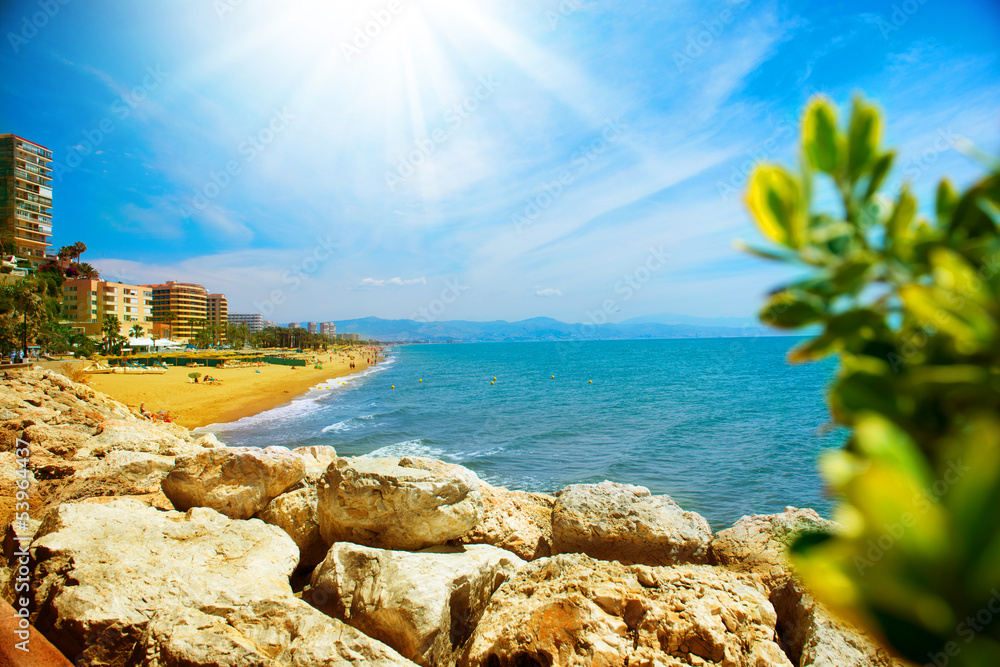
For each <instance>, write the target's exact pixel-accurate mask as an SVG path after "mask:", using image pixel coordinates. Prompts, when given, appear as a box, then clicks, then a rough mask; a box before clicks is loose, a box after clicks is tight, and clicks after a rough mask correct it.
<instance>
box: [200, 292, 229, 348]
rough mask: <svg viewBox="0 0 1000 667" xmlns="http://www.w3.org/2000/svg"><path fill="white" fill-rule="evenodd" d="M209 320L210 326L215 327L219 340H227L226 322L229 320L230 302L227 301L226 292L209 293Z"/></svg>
mask: <svg viewBox="0 0 1000 667" xmlns="http://www.w3.org/2000/svg"><path fill="white" fill-rule="evenodd" d="M207 305H208V309H207V310H208V315H207V317H206V318H205V319H207V320H208V324H209V325H210V326H214V327H215V331H216V335H217V337H218V339H219V340H226V324H227V323H228V322H229V302H227V301H226V295H225V294H209V295H208V304H207Z"/></svg>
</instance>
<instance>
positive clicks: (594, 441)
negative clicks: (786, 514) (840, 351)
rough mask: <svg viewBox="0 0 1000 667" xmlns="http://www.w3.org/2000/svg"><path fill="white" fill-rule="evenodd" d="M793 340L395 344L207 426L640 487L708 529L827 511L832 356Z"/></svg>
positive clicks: (275, 439) (529, 485)
mask: <svg viewBox="0 0 1000 667" xmlns="http://www.w3.org/2000/svg"><path fill="white" fill-rule="evenodd" d="M795 342H797V339H791V338H752V339H750V338H747V339H732V338H731V339H685V340H653V341H593V342H579V343H554V342H545V343H480V344H451V345H411V346H400V347H396V348H393V350H392V351H391V358H390V360H389V361H388V362H384V363H382V364H380V365H379V366H377V367H375V368H373V369H369V370H368V371H365V372H364V373H360V374H358V375H356V376H352V377H351V378H349V379H346V380H345V381H344V382H343V383H331V384H328V385H325V386H324V388H320V389H317V390H314V391H312V392H310V393H309V394H308V395H306V396H303V397H300V398H299V399H297V400H295V401H293V402H292V403H291V404H289V405H285V406H282V407H280V408H277V409H275V410H271V411H269V412H265V413H262V414H260V415H256V416H254V417H249V418H247V419H243V420H241V421H239V422H235V423H232V424H224V425H214V426H211V427H209V428H208V429H207V430H211V431H213V432H215V433H216V434H217V435H218V436H219V438H220V439H221V440H222V441H224V442H225V443H227V444H229V445H253V446H260V447H265V446H270V445H283V446H287V447H298V446H301V445H333V446H334V447H336V448H337V452H338V453H339V454H341V455H342V456H358V455H365V454H371V455H375V456H402V455H416V456H430V457H433V458H438V459H441V460H443V461H448V462H454V463H460V464H461V465H464V466H466V467H468V468H471V469H472V470H474V471H476V473H478V474H479V476H480V477H482V478H483V479H485V480H487V481H488V482H490V483H492V484H497V485H504V486H508V487H510V488H515V489H524V490H529V491H554V490H557V489H559V488H561V487H563V486H565V485H567V484H571V483H576V482H599V481H601V480H604V479H610V480H613V481H616V482H627V483H631V484H640V485H643V486H647V487H649V488H650V489H651V490H652V491H653V492H654V493H666V494H669V495H671V496H673V497H674V499H676V500H677V501H678V502H679V503H681V505H683V506H684V507H685V508H686V509H691V510H695V511H697V512H700V513H701V514H703V515H704V516H705V517H706V518H707V519H708V520H709V522H710V523H711V524H712V525H713V527H715V528H721V527H725V526H727V525H730V524H732V523H733V522H734V521H736V520H737V519H739V518H740V517H741V516H743V515H745V514H761V513H771V512H779V511H781V510H782V509H783V508H784V507H785V506H786V505H795V506H798V507H813V508H815V509H816V510H817V511H819V512H820V513H821V514H824V515H828V514H829V510H830V508H831V501H830V499H829V498H827V497H826V496H825V494H824V490H823V485H822V482H821V480H820V478H819V476H818V474H817V472H816V458H817V455H818V454H819V453H820V452H821V451H822V450H824V449H826V448H830V447H835V446H838V445H839V444H841V443H842V442H843V439H844V435H843V433H842V432H840V431H831V430H829V429H827V428H825V426H826V425H827V423H828V421H829V416H828V412H827V409H826V407H825V404H824V402H823V393H824V389H825V387H826V386H827V385H828V383H829V382H830V380H831V378H832V375H833V372H834V369H835V366H834V364H833V363H832V362H828V363H824V364H811V365H802V366H790V365H788V364H787V363H786V362H785V354H786V352H787V351H788V349H789V348H790V347H791V346H792V345H793V344H794V343H795ZM553 375H554V376H555V379H553V378H552V377H551V376H553ZM493 377H496V383H495V384H494V385H491V384H490V381H491V380H492V378H493ZM421 379H422V380H423V382H420V380H421ZM591 381H592V382H591ZM392 385H395V386H396V388H395V389H392V388H391V386H392Z"/></svg>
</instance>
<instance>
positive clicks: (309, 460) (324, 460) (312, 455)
mask: <svg viewBox="0 0 1000 667" xmlns="http://www.w3.org/2000/svg"><path fill="white" fill-rule="evenodd" d="M292 451H293V452H294V453H295V454H297V455H299V456H300V457H302V462H303V463H304V464H305V466H306V477H308V478H309V479H310V480H312V481H313V482H316V481H318V480H319V478H320V477H322V476H323V474H324V473H325V472H326V469H327V468H329V467H330V464H331V463H333V462H334V461H336V460H337V450H336V449H334V448H333V447H331V446H330V445H309V446H308V447H296V448H295V449H293V450H292Z"/></svg>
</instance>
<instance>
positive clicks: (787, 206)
mask: <svg viewBox="0 0 1000 667" xmlns="http://www.w3.org/2000/svg"><path fill="white" fill-rule="evenodd" d="M747 205H748V206H749V207H750V212H751V213H753V216H754V219H755V220H756V221H757V226H758V227H759V228H760V231H761V233H763V234H764V236H766V237H767V238H769V239H771V240H772V241H774V242H776V243H780V244H782V245H785V246H788V247H791V248H798V247H800V246H801V245H802V242H803V240H804V238H805V227H806V220H805V215H804V211H803V210H802V198H801V190H800V188H799V184H798V182H796V180H795V179H794V178H793V177H792V176H791V175H789V173H788V172H787V171H785V170H784V169H782V168H781V167H779V166H776V165H769V164H762V165H759V166H757V168H756V169H754V172H753V174H752V175H751V177H750V187H749V189H748V191H747Z"/></svg>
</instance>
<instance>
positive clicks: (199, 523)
mask: <svg viewBox="0 0 1000 667" xmlns="http://www.w3.org/2000/svg"><path fill="white" fill-rule="evenodd" d="M32 550H33V552H34V554H35V558H36V560H37V563H38V564H37V566H36V569H35V582H36V587H35V590H34V608H35V612H34V614H33V616H32V620H33V622H34V623H35V625H36V627H38V629H39V630H40V631H42V632H43V633H45V634H46V636H47V637H49V638H50V639H51V640H52V641H53V643H54V644H56V646H57V647H58V648H59V649H60V650H61V651H62V652H63V653H64V654H65V655H67V656H70V657H71V658H73V659H74V662H75V663H76V664H81V665H94V666H105V665H106V666H111V665H148V666H149V667H153V666H159V667H165V666H166V665H176V666H178V667H179V666H180V665H185V666H187V665H195V664H197V665H206V666H207V665H274V666H275V667H278V666H284V665H288V666H289V667H291V666H292V665H295V666H296V667H309V666H312V665H317V666H318V665H329V664H344V663H348V662H352V661H362V662H363V661H364V660H365V659H367V657H371V659H373V660H375V661H380V662H381V663H382V664H405V661H404V660H403V659H402V657H400V656H398V655H396V654H395V653H394V652H393V651H392V650H391V649H389V648H388V647H384V646H380V645H378V644H377V642H374V640H370V639H368V638H366V637H363V636H362V635H361V634H360V633H357V632H356V631H354V630H353V629H351V628H349V627H347V626H346V625H344V624H343V623H340V622H339V621H335V620H333V619H328V618H326V617H325V616H324V615H322V614H320V613H318V612H316V611H315V610H313V609H312V608H311V607H309V605H307V604H306V603H304V602H302V601H301V600H298V599H296V598H295V597H294V596H293V594H292V590H291V587H290V586H289V583H288V577H289V575H290V574H291V573H292V570H293V569H294V568H295V565H296V563H297V561H298V549H297V548H296V547H295V544H294V543H293V542H292V540H291V538H289V537H288V536H287V535H286V534H285V533H284V532H283V531H281V530H280V529H278V528H276V527H274V526H269V525H267V524H265V523H263V522H261V521H258V520H255V519H254V520H250V521H232V520H230V519H227V518H226V517H224V516H223V515H221V514H219V513H218V512H216V511H214V510H211V509H207V508H200V507H199V508H194V509H191V510H190V511H188V512H187V513H180V512H175V511H170V512H161V511H158V510H155V509H153V508H150V507H147V506H144V505H143V504H142V503H139V502H137V501H134V500H113V501H111V502H110V503H107V504H103V505H97V504H78V505H62V506H60V507H59V508H58V509H57V510H56V511H55V512H53V513H51V514H50V515H49V516H48V517H46V519H45V520H44V522H43V525H42V527H41V529H40V530H39V537H37V538H36V539H35V541H34V543H33V545H32ZM337 638H339V640H340V642H341V644H339V645H338V644H337V641H338V640H337ZM234 647H238V650H237V648H234Z"/></svg>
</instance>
